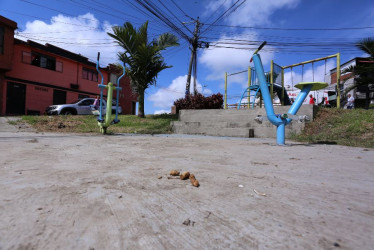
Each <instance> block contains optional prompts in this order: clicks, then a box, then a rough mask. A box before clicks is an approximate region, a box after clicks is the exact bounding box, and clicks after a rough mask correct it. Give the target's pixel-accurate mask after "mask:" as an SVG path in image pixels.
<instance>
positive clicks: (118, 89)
mask: <svg viewBox="0 0 374 250" xmlns="http://www.w3.org/2000/svg"><path fill="white" fill-rule="evenodd" d="M122 67H123V71H122V75H121V76H120V77H118V79H117V86H116V89H117V103H116V118H115V119H114V122H115V123H118V122H119V120H118V102H119V91H120V90H122V88H120V87H119V80H121V78H122V77H123V76H124V75H125V64H124V63H122Z"/></svg>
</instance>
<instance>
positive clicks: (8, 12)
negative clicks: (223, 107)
mask: <svg viewBox="0 0 374 250" xmlns="http://www.w3.org/2000/svg"><path fill="white" fill-rule="evenodd" d="M242 1H243V0H240V1H239V3H241V2H242ZM152 2H153V3H154V4H155V5H156V6H157V7H158V8H160V9H161V10H162V11H163V12H164V13H166V14H167V15H168V16H169V20H170V21H172V22H173V23H174V24H176V25H177V26H178V27H180V28H181V29H182V30H183V31H184V32H185V33H186V34H188V35H191V33H190V32H191V31H193V28H194V23H193V20H194V19H196V18H197V17H199V18H200V21H201V23H202V28H201V30H202V31H204V30H205V29H206V28H208V27H209V29H208V30H206V31H205V32H204V33H203V34H201V40H202V41H205V42H208V43H209V44H210V45H211V46H210V47H209V48H208V49H199V50H198V65H197V82H198V89H199V90H200V92H203V93H204V94H205V95H209V94H211V93H217V92H220V93H224V74H225V72H228V73H234V72H238V71H242V70H246V69H247V68H248V66H249V65H250V64H249V59H250V55H251V54H252V53H253V51H254V49H255V48H256V47H258V45H259V44H260V43H261V41H264V40H266V41H268V42H269V46H266V47H265V48H264V50H263V53H262V58H263V62H264V66H265V70H269V67H270V66H269V65H270V64H269V63H270V60H274V61H275V62H276V63H277V64H279V65H282V66H285V65H290V64H294V63H298V62H302V61H305V60H311V59H314V58H319V57H324V56H328V55H331V54H335V53H337V52H340V53H341V58H342V62H345V61H348V60H350V59H352V58H354V57H356V56H364V54H363V53H362V52H360V51H359V50H357V49H355V47H354V43H355V42H356V41H358V40H359V39H361V38H365V37H373V36H374V1H372V0H356V1H352V0H314V1H310V0H267V1H263V0H247V1H245V2H244V3H243V4H242V5H241V6H240V7H239V8H238V9H236V11H235V12H233V13H231V14H230V15H229V16H227V17H224V18H222V19H221V20H220V21H219V22H217V23H215V25H214V26H209V24H212V23H213V22H214V21H215V20H216V19H217V18H218V17H219V16H221V15H222V14H223V13H224V12H225V11H226V10H227V9H228V8H229V7H230V6H231V5H233V4H234V3H235V2H236V0H235V1H234V0H218V1H217V0H200V1H199V0H192V1H182V0H162V1H159V0H152ZM161 3H163V4H164V5H165V6H166V7H167V8H168V9H169V10H170V11H171V12H172V13H173V14H171V13H170V12H168V10H167V9H165V7H164V6H162V4H161ZM0 15H2V16H5V17H7V18H9V19H12V20H14V21H16V22H17V23H18V28H19V29H18V32H17V37H18V38H20V39H30V40H34V41H36V42H39V43H42V44H45V43H50V44H54V45H56V46H59V47H62V48H64V49H67V50H70V51H73V52H75V53H80V54H82V55H84V56H86V57H88V58H90V59H92V61H95V58H96V54H97V52H98V51H100V52H101V55H102V64H101V66H105V64H107V63H114V62H117V52H118V51H120V50H121V48H120V47H118V46H116V44H115V43H114V42H113V41H112V40H111V39H110V38H109V36H108V35H107V34H106V32H107V31H111V27H112V26H113V25H123V23H124V22H126V21H130V22H131V23H133V24H134V25H135V26H139V25H140V24H142V23H144V22H145V21H146V20H149V33H150V34H151V36H153V37H155V36H158V35H159V34H161V33H164V32H170V31H172V30H171V29H170V28H169V27H168V26H166V25H165V24H163V23H162V22H161V21H159V20H158V19H157V18H155V17H154V16H152V15H151V14H150V13H149V12H147V11H146V10H145V9H142V7H141V6H140V5H138V4H137V3H136V1H135V0H106V1H100V0H49V1H45V0H0ZM181 22H186V24H185V26H186V27H184V26H183V25H182V24H181ZM187 28H188V29H189V30H187ZM180 44H181V45H180V46H179V47H175V48H170V49H168V50H166V51H165V52H164V54H163V55H164V58H165V61H166V63H167V64H168V65H173V67H172V68H170V69H166V70H164V71H163V72H161V73H160V74H159V77H158V80H157V85H156V86H152V87H150V88H149V89H148V90H147V93H146V98H145V112H146V114H153V113H155V112H162V111H170V107H171V105H172V103H173V101H174V100H175V99H177V98H180V97H183V96H184V89H185V82H186V75H187V70H188V63H189V58H190V51H189V47H188V43H187V42H186V41H185V40H184V39H183V38H180ZM222 47H224V48H222ZM225 47H226V48H225ZM227 47H235V48H236V49H232V48H227ZM334 67H336V62H335V61H334V60H329V61H327V64H326V67H325V65H324V62H321V63H319V64H316V65H315V66H314V72H313V73H314V75H315V76H314V77H315V79H323V78H324V75H325V68H326V69H327V71H328V70H329V69H330V68H334ZM304 70H305V71H304V73H305V72H306V73H305V76H304V78H305V77H313V76H312V74H311V72H312V71H311V69H310V68H309V69H308V68H306V69H304ZM308 70H309V74H308ZM293 79H294V81H295V82H294V84H296V83H297V82H296V81H297V80H300V79H301V68H300V67H299V68H295V69H294V72H293ZM286 81H287V82H290V81H291V79H290V72H286ZM246 84H247V75H246V74H245V73H243V74H238V75H235V76H232V77H229V87H228V96H229V100H228V102H229V103H235V102H237V101H238V99H239V98H240V95H241V94H242V92H243V91H244V90H245V86H246ZM286 84H287V83H286Z"/></svg>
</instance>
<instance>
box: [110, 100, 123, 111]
mask: <svg viewBox="0 0 374 250" xmlns="http://www.w3.org/2000/svg"><path fill="white" fill-rule="evenodd" d="M116 105H117V100H115V99H113V100H112V114H115V113H116ZM118 114H122V107H121V106H119V103H118Z"/></svg>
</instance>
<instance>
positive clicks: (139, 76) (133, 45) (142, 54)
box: [108, 21, 179, 117]
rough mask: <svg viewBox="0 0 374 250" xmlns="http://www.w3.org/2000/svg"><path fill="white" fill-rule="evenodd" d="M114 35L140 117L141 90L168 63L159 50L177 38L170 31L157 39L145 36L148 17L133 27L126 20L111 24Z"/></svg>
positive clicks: (141, 114)
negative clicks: (135, 98) (134, 94)
mask: <svg viewBox="0 0 374 250" xmlns="http://www.w3.org/2000/svg"><path fill="white" fill-rule="evenodd" d="M112 29H113V34H112V33H108V35H109V36H111V37H112V38H114V39H115V40H116V41H117V43H118V45H119V46H121V47H122V48H123V49H124V51H123V52H120V53H118V57H119V59H120V60H121V61H122V62H123V63H124V64H125V71H126V75H127V76H129V77H130V79H131V87H132V89H133V91H135V93H137V94H138V101H139V105H138V116H139V117H144V93H145V90H146V89H147V88H148V87H149V86H151V85H156V79H157V75H158V73H160V72H161V71H163V70H164V69H167V68H170V67H171V66H168V65H166V63H165V62H164V58H163V57H162V55H161V52H162V51H163V50H165V49H167V48H168V47H172V46H178V45H179V43H178V38H177V37H176V36H175V35H173V34H171V33H164V34H161V35H160V36H159V37H158V38H157V39H154V40H153V41H149V39H148V31H147V30H148V21H147V22H145V23H144V24H143V25H141V26H140V27H139V29H138V30H137V29H136V28H134V26H132V24H131V23H130V22H126V23H125V24H124V25H123V26H114V27H113V28H112Z"/></svg>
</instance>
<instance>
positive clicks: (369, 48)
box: [342, 37, 374, 107]
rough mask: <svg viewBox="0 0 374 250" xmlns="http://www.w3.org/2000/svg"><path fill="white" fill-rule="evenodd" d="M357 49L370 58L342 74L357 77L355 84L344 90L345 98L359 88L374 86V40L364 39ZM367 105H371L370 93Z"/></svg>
mask: <svg viewBox="0 0 374 250" xmlns="http://www.w3.org/2000/svg"><path fill="white" fill-rule="evenodd" d="M356 47H357V48H358V49H360V50H362V51H363V52H365V53H367V54H368V55H369V57H368V58H367V59H365V61H366V62H361V63H360V62H359V63H357V65H356V66H351V67H349V68H347V69H345V70H343V72H342V73H352V74H353V75H354V76H355V81H354V84H353V85H351V86H349V87H348V88H346V89H344V92H343V97H345V96H346V95H347V93H348V92H349V91H351V90H352V89H355V88H357V87H359V86H367V85H369V84H374V38H371V37H369V38H364V39H361V40H360V41H358V43H356ZM366 99H367V100H366V105H367V107H368V104H369V92H368V91H367V93H366Z"/></svg>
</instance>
